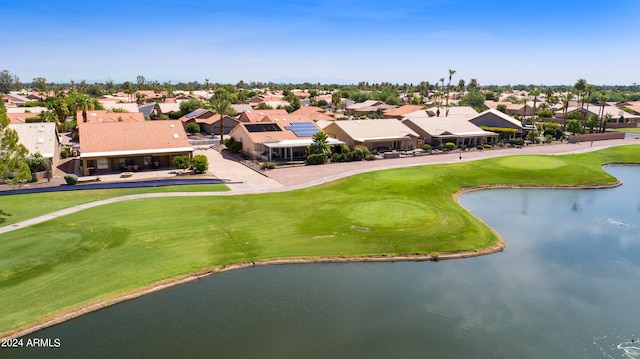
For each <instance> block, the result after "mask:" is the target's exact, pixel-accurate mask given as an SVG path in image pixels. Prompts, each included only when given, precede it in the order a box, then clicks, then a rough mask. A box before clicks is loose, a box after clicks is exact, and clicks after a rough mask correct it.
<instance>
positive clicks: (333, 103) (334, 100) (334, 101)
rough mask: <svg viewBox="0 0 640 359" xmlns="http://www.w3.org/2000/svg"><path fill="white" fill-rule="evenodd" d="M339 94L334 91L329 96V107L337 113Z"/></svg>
mask: <svg viewBox="0 0 640 359" xmlns="http://www.w3.org/2000/svg"><path fill="white" fill-rule="evenodd" d="M340 100H342V99H341V98H340V92H338V91H336V92H334V93H332V94H331V106H333V110H334V111H336V112H338V111H337V110H338V105H339V104H340Z"/></svg>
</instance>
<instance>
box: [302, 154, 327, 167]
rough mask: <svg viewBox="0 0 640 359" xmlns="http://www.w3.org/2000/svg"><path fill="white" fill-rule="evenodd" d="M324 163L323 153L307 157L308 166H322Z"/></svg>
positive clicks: (325, 160) (325, 156) (324, 156)
mask: <svg viewBox="0 0 640 359" xmlns="http://www.w3.org/2000/svg"><path fill="white" fill-rule="evenodd" d="M325 163H327V155H325V154H324V153H316V154H313V155H309V156H307V164H308V165H322V164H325Z"/></svg>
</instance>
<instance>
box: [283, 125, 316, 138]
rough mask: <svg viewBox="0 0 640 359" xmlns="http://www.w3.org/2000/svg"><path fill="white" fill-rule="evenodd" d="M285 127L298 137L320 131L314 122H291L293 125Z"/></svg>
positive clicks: (308, 135)
mask: <svg viewBox="0 0 640 359" xmlns="http://www.w3.org/2000/svg"><path fill="white" fill-rule="evenodd" d="M284 128H285V129H287V130H290V131H293V133H294V134H295V135H296V136H297V137H310V136H313V134H314V133H316V132H319V131H320V130H319V129H318V127H316V125H315V124H314V123H313V122H291V126H285V127H284Z"/></svg>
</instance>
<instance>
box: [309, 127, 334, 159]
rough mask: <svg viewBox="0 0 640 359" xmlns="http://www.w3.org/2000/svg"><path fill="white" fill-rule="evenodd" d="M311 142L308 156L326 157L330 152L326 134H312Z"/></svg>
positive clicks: (320, 132) (319, 132)
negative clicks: (319, 155)
mask: <svg viewBox="0 0 640 359" xmlns="http://www.w3.org/2000/svg"><path fill="white" fill-rule="evenodd" d="M311 141H312V142H311V145H309V154H310V155H318V154H325V155H328V154H329V153H330V152H331V149H330V148H329V136H327V134H326V133H324V132H322V131H318V132H316V133H314V134H313V136H312V137H311Z"/></svg>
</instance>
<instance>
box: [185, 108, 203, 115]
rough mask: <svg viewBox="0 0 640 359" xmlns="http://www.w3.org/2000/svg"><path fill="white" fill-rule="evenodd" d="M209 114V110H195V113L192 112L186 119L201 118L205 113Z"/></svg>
mask: <svg viewBox="0 0 640 359" xmlns="http://www.w3.org/2000/svg"><path fill="white" fill-rule="evenodd" d="M205 112H207V110H202V109H200V110H195V111H191V112H189V113H188V114H186V115H185V117H195V116H199V115H202V114H203V113H205Z"/></svg>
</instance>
